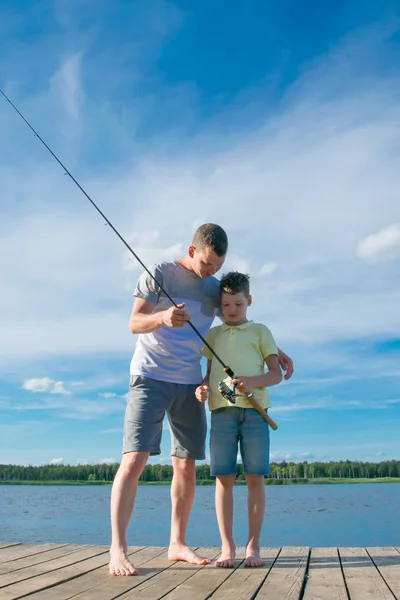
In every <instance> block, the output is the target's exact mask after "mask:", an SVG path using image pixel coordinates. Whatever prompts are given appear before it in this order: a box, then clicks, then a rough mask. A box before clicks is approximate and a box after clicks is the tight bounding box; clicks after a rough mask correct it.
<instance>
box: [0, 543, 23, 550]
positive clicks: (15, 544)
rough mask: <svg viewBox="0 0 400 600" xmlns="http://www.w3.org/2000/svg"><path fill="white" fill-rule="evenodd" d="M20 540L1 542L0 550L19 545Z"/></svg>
mask: <svg viewBox="0 0 400 600" xmlns="http://www.w3.org/2000/svg"><path fill="white" fill-rule="evenodd" d="M20 545H21V542H3V543H2V544H0V550H3V549H4V548H11V547H12V546H20Z"/></svg>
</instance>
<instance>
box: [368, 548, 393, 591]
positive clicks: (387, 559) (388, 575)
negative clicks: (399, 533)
mask: <svg viewBox="0 0 400 600" xmlns="http://www.w3.org/2000/svg"><path fill="white" fill-rule="evenodd" d="M366 550H367V552H368V554H369V556H370V557H371V558H372V560H373V561H374V563H375V565H376V567H377V568H378V571H379V572H380V574H381V575H382V577H383V579H384V580H385V581H386V584H387V585H388V586H389V588H390V590H391V592H392V594H393V595H394V596H395V597H396V599H397V600H400V553H399V552H397V550H396V548H366Z"/></svg>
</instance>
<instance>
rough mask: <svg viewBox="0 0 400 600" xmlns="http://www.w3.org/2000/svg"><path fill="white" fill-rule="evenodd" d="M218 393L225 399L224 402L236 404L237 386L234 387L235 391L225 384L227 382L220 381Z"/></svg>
mask: <svg viewBox="0 0 400 600" xmlns="http://www.w3.org/2000/svg"><path fill="white" fill-rule="evenodd" d="M218 391H219V393H220V394H221V396H222V397H223V399H224V400H227V401H228V402H230V403H231V404H236V396H237V394H236V386H235V385H234V386H233V390H231V388H230V387H229V386H228V385H227V384H226V383H225V381H220V382H219V384H218Z"/></svg>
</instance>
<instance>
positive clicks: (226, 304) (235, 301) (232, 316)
mask: <svg viewBox="0 0 400 600" xmlns="http://www.w3.org/2000/svg"><path fill="white" fill-rule="evenodd" d="M250 304H251V296H246V295H245V294H244V293H243V292H239V293H238V294H227V293H226V292H222V294H221V309H222V314H223V315H224V321H225V323H226V324H227V325H242V324H243V323H246V321H247V307H248V306H250Z"/></svg>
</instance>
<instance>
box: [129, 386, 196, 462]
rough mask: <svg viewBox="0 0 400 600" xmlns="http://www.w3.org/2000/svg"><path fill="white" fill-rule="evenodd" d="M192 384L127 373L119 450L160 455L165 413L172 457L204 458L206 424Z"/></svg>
mask: <svg viewBox="0 0 400 600" xmlns="http://www.w3.org/2000/svg"><path fill="white" fill-rule="evenodd" d="M196 387H197V384H196V385H186V384H182V383H169V382H166V381H157V380H156V379H150V378H149V377H143V376H142V375H131V378H130V385H129V396H128V403H127V407H126V411H125V422H124V442H123V452H124V453H126V452H150V454H160V453H161V448H160V444H161V434H162V428H163V420H164V415H165V413H167V415H168V420H169V425H170V429H171V446H172V448H171V454H172V456H177V457H179V458H192V459H195V460H204V458H205V441H206V432H207V423H206V414H205V406H204V403H202V402H199V401H198V400H197V398H196V397H195V395H194V392H195V389H196Z"/></svg>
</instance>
